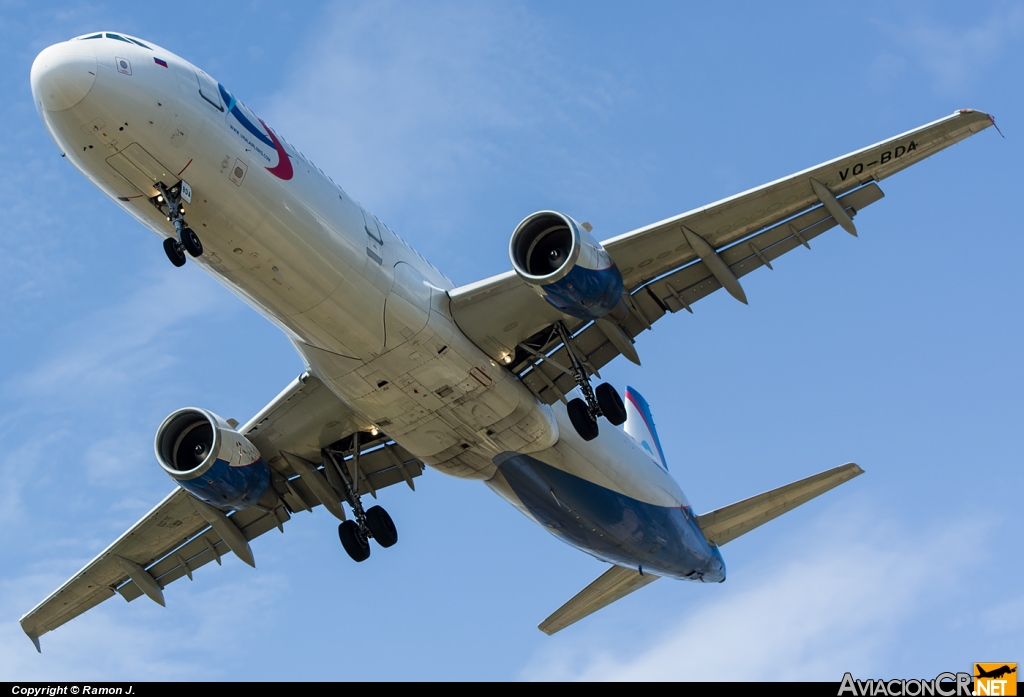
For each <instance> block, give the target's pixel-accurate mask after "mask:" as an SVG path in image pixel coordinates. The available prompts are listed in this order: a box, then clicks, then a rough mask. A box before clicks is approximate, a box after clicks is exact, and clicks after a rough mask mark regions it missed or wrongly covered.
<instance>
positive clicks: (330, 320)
mask: <svg viewBox="0 0 1024 697" xmlns="http://www.w3.org/2000/svg"><path fill="white" fill-rule="evenodd" d="M92 37H95V38H92ZM32 87H33V95H34V97H35V100H36V103H37V107H38V108H39V111H40V114H41V116H42V118H43V120H44V121H45V123H46V125H47V127H48V128H49V130H50V132H51V134H52V135H53V137H54V139H55V140H56V141H57V143H58V145H59V146H60V148H61V150H62V151H63V152H64V153H65V154H66V156H67V158H68V159H69V160H70V161H71V162H72V163H73V164H74V165H75V166H76V167H77V168H78V169H79V170H80V171H82V173H83V174H85V176H86V177H88V178H89V179H90V181H92V182H93V183H94V184H96V185H97V186H98V187H99V188H100V189H101V190H103V191H104V193H106V194H107V195H108V196H109V197H110V198H112V199H113V200H115V201H116V202H117V203H118V205H120V206H121V207H122V208H123V209H124V210H126V211H127V212H128V213H129V214H131V215H132V216H134V217H135V218H136V219H138V220H139V221H140V222H141V223H142V224H143V225H145V226H146V227H148V228H149V229H150V230H152V231H153V232H154V233H155V234H156V235H158V236H159V237H161V238H168V237H172V236H174V234H175V232H174V228H173V226H172V225H171V223H170V222H168V220H167V219H166V217H165V216H164V214H163V213H162V212H160V211H159V210H158V209H157V208H156V207H155V206H154V205H153V204H152V202H151V201H150V198H151V197H154V196H156V194H157V193H158V192H157V189H156V188H155V185H156V183H157V182H163V183H164V184H166V185H168V186H171V185H174V184H176V183H177V182H178V181H179V180H184V181H186V182H188V184H189V185H190V187H191V189H192V200H191V202H190V203H187V204H185V208H186V210H185V216H186V218H187V220H188V223H189V225H190V226H191V227H192V228H193V229H194V230H195V231H196V232H197V233H198V234H199V236H200V238H201V240H202V243H203V246H204V248H205V251H204V253H203V255H202V256H201V257H198V258H196V259H195V260H194V261H195V263H198V264H199V265H200V266H201V267H202V268H203V269H204V270H205V271H206V272H207V273H209V274H211V275H212V276H214V277H215V278H217V279H218V280H219V281H220V282H221V283H223V284H224V285H225V286H226V287H227V288H229V289H230V290H231V291H232V292H234V293H235V294H236V295H238V296H239V297H241V298H242V299H244V300H245V301H246V302H247V303H249V304H250V305H251V306H253V307H254V308H255V309H256V310H257V311H259V312H260V313H261V314H262V315H264V316H265V317H267V318H268V319H269V320H270V321H272V322H274V323H275V324H276V325H277V326H278V327H280V328H281V329H282V331H284V332H285V333H286V334H287V335H288V336H289V338H290V339H291V341H292V342H293V344H294V345H295V347H296V349H297V350H298V351H299V353H300V354H301V355H302V357H303V358H304V360H305V361H306V362H307V363H308V365H309V366H310V369H311V370H312V371H313V372H314V373H315V374H316V375H317V376H318V377H319V378H320V379H322V380H323V381H324V382H325V383H326V384H327V385H328V386H329V387H330V388H331V389H332V390H333V391H334V392H335V393H336V394H337V396H338V397H339V398H340V399H342V400H343V401H344V402H345V403H347V404H348V405H350V406H351V407H352V409H353V410H354V412H355V413H356V414H357V415H358V417H359V420H360V421H361V425H362V426H363V427H364V428H365V429H366V430H372V429H380V430H382V431H384V432H385V433H387V434H388V435H390V436H391V437H392V438H394V439H395V440H396V441H397V442H399V443H400V444H402V445H403V446H404V447H405V448H407V449H408V450H409V451H410V452H411V453H412V454H414V455H416V456H417V457H419V458H420V459H422V460H423V461H424V462H425V463H426V464H428V465H430V466H432V467H434V468H436V469H438V470H440V471H442V472H445V473H447V474H451V475H454V476H458V477H463V478H472V479H480V480H484V481H486V482H487V483H488V485H489V486H490V487H491V488H492V489H494V490H495V491H496V492H497V493H499V494H500V495H501V496H503V497H504V498H506V499H507V500H508V501H510V502H511V503H512V504H513V505H515V506H517V507H518V508H519V509H520V510H522V511H523V512H524V513H526V514H527V515H528V516H530V517H531V518H533V519H534V520H535V521H536V522H538V523H539V524H541V525H543V526H544V527H546V528H547V529H548V530H550V531H551V532H552V533H553V534H555V535H556V536H558V537H559V538H561V539H563V540H565V541H566V542H568V543H570V544H572V545H574V546H576V547H579V548H580V549H583V550H584V551H587V552H589V553H591V554H593V555H595V556H597V557H599V558H601V559H605V560H607V561H610V562H613V563H616V564H619V565H622V566H631V567H636V566H642V567H643V569H644V570H645V571H650V572H651V573H655V574H659V575H668V576H674V577H678V578H689V579H693V580H705V581H720V580H723V579H724V573H725V572H724V564H723V563H722V560H721V557H720V555H719V554H718V551H717V549H715V548H713V547H711V546H709V545H708V543H707V542H706V541H705V540H704V537H703V535H702V534H701V533H700V529H699V527H698V526H697V524H696V521H695V519H694V517H693V516H692V514H691V513H690V510H689V506H688V504H687V502H686V499H685V497H684V496H683V493H682V491H681V490H680V489H679V487H678V485H677V484H676V482H675V481H674V480H673V479H672V477H671V476H670V475H669V474H668V473H667V472H666V471H665V470H664V469H663V468H662V467H660V466H659V465H658V464H657V463H656V462H655V461H654V460H653V459H652V458H651V457H650V456H649V454H648V453H647V452H646V451H645V450H644V449H643V448H641V447H640V446H639V445H638V444H637V443H636V442H635V441H634V440H633V439H632V438H630V437H629V436H628V435H626V434H625V433H624V432H623V431H622V430H620V429H617V428H610V427H607V428H603V429H602V430H601V434H600V436H599V437H598V438H597V439H596V440H593V441H589V442H587V441H583V440H582V439H581V438H579V436H578V435H577V434H576V433H575V431H574V429H573V428H572V426H571V425H570V422H569V419H568V417H567V415H566V412H565V408H564V407H563V406H562V405H561V404H556V405H555V406H554V407H553V408H552V407H549V406H547V405H545V404H542V403H541V402H539V401H538V400H537V399H536V398H535V396H534V395H533V393H532V392H530V390H529V389H527V388H526V387H525V386H524V385H523V383H522V382H521V381H520V380H519V379H518V378H517V377H516V376H515V375H514V374H512V373H511V372H510V371H508V370H507V369H506V368H505V367H503V366H501V365H500V364H499V363H498V362H496V361H495V360H493V359H492V358H490V357H489V356H487V355H486V354H485V353H484V352H483V351H481V350H480V349H479V348H478V347H477V346H475V345H474V344H473V343H472V342H471V341H470V340H469V339H468V338H466V336H465V335H464V334H463V333H462V331H460V329H459V327H458V326H457V325H456V323H455V322H454V320H453V319H452V316H451V313H450V312H449V309H448V291H449V290H450V289H451V288H452V287H453V284H452V283H451V282H450V281H449V280H448V279H447V278H446V277H445V276H444V275H443V274H442V273H441V272H440V271H438V270H437V269H436V268H434V267H433V266H432V265H431V264H430V263H429V262H427V261H426V260H425V259H423V258H422V257H421V256H420V255H419V254H417V253H416V252H415V251H414V250H412V248H410V247H409V245H407V244H406V243H405V242H404V241H403V240H402V239H401V238H400V237H399V236H398V235H396V234H395V233H394V232H392V231H391V230H390V228H388V227H387V226H386V225H384V224H383V223H381V222H380V221H379V220H377V219H376V218H375V217H374V216H373V215H372V214H371V213H369V212H368V211H366V210H365V209H364V208H363V207H362V206H361V205H359V203H358V202H356V201H355V200H354V199H352V198H351V197H350V196H349V195H348V194H347V193H346V192H345V191H343V190H342V189H341V188H340V187H339V186H338V185H336V184H335V183H334V182H333V181H332V180H331V179H330V177H328V176H327V175H326V174H324V173H323V172H322V171H320V170H319V169H318V168H317V167H316V166H315V165H314V164H313V163H312V162H310V161H309V160H308V159H307V158H306V157H304V156H303V155H302V154H301V153H300V152H298V151H297V150H296V149H295V148H294V147H292V146H291V145H290V144H289V143H288V142H287V141H285V140H284V139H283V138H281V137H280V136H279V135H278V134H277V133H276V132H274V131H273V130H272V129H270V128H269V127H268V126H266V124H264V123H263V121H262V120H260V119H259V118H258V117H257V116H256V115H255V114H254V113H253V112H252V111H250V110H249V109H247V108H246V107H245V106H244V105H243V104H242V103H240V102H238V101H237V100H236V99H235V97H234V95H232V93H231V92H230V91H229V90H227V89H226V88H224V87H223V86H221V85H219V84H218V83H217V82H216V81H215V80H213V79H212V78H210V77H209V76H207V75H206V74H205V73H203V72H202V71H201V70H198V69H196V68H195V67H194V66H192V65H191V64H189V63H188V62H186V61H184V60H182V59H180V58H178V57H177V56H175V55H174V54H172V53H170V52H168V51H165V50H163V49H160V48H159V47H157V46H155V45H153V44H151V43H149V42H148V41H139V40H134V39H131V38H130V37H127V38H126V37H125V36H124V35H121V34H111V33H107V34H103V33H96V34H94V35H88V36H87V37H83V38H80V39H76V40H73V41H69V42H65V43H62V44H57V45H55V46H51V47H50V48H48V49H46V50H45V51H43V52H42V53H41V54H40V55H39V57H38V58H37V59H36V63H35V64H34V65H33V70H32ZM155 246H156V245H154V247H155ZM154 253H158V252H157V251H156V250H154ZM168 302H169V303H170V302H175V299H173V298H169V299H168Z"/></svg>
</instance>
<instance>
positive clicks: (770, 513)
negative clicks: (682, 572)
mask: <svg viewBox="0 0 1024 697" xmlns="http://www.w3.org/2000/svg"><path fill="white" fill-rule="evenodd" d="M861 474H864V470H862V469H861V468H860V467H859V466H857V465H855V464H854V463H852V462H849V463H847V464H845V465H840V466H839V467H833V468H832V469H830V470H826V471H824V472H821V473H819V474H815V475H813V476H810V477H807V478H805V479H801V480H800V481H797V482H793V483H792V484H787V485H786V486H781V487H779V488H778V489H772V490H771V491H766V492H765V493H763V494H758V495H757V496H752V497H751V498H749V499H745V500H743V501H740V502H738V503H734V504H732V505H730V506H726V507H725V508H719V509H718V510H715V511H711V512H710V513H705V514H704V515H700V516H697V523H698V525H700V529H701V532H703V533H704V538H705V539H707V541H708V542H711V543H714V544H716V545H718V546H719V547H721V546H722V545H724V544H725V543H727V542H731V541H732V540H735V539H736V538H737V537H739V536H740V535H745V534H747V533H748V532H750V531H751V530H753V529H754V528H757V527H760V526H761V525H764V524H765V523H767V522H768V521H769V520H772V519H774V518H778V517H779V516H780V515H782V514H783V513H786V512H788V511H791V510H793V509H794V508H796V507H797V506H799V505H801V504H804V503H807V502H808V501H810V500H811V499H813V498H815V497H817V496H820V495H822V494H824V493H825V492H826V491H828V490H829V489H834V488H835V487H837V486H839V485H840V484H843V483H844V482H848V481H850V480H851V479H853V478H854V477H857V476H859V475H861Z"/></svg>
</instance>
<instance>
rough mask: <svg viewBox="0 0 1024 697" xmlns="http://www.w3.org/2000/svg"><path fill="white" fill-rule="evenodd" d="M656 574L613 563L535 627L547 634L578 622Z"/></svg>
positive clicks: (655, 578)
mask: <svg viewBox="0 0 1024 697" xmlns="http://www.w3.org/2000/svg"><path fill="white" fill-rule="evenodd" d="M659 578H660V576H652V575H651V574H642V573H640V572H639V571H637V570H636V569H627V568H626V567H624V566H612V568H610V569H608V570H607V571H605V572H604V573H603V574H601V575H600V576H598V577H597V578H596V579H595V580H594V581H593V582H592V583H591V584H590V585H589V586H587V587H586V588H584V589H583V590H581V591H580V592H579V593H577V594H576V595H574V596H573V598H572V600H570V601H569V602H567V603H566V604H565V605H563V606H562V607H560V608H558V609H557V610H555V611H554V612H552V613H551V614H550V615H549V616H548V618H547V619H546V620H544V621H543V622H541V623H540V624H539V625H537V629H539V630H540V631H542V632H544V633H545V634H547V635H549V636H550V635H551V634H554V633H555V632H560V631H562V630H563V629H565V628H566V627H568V626H569V625H570V624H573V623H575V622H579V621H580V620H581V619H583V618H584V617H586V616H588V615H592V614H594V613H595V612H597V611H598V610H600V609H601V608H603V607H606V606H608V605H611V604H612V603H614V602H615V601H616V600H621V599H622V598H625V597H626V596H627V595H629V594H630V593H632V592H633V591H635V590H639V589H641V588H643V587H644V586H646V585H647V584H648V583H652V582H654V581H657V580H658V579H659Z"/></svg>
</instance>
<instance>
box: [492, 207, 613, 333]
mask: <svg viewBox="0 0 1024 697" xmlns="http://www.w3.org/2000/svg"><path fill="white" fill-rule="evenodd" d="M509 257H510V258H511V259H512V268H514V269H515V270H516V273H517V274H519V277H520V278H522V279H523V280H524V281H526V282H527V283H529V284H531V285H532V286H533V287H534V288H535V289H536V290H537V292H539V293H540V294H541V295H542V296H543V297H544V298H545V299H546V300H547V301H548V302H549V303H551V304H552V305H553V306H554V307H555V308H557V309H558V310H560V311H561V312H564V313H565V314H567V315H570V316H572V317H577V318H579V319H584V320H592V319H599V318H601V317H604V316H605V315H607V314H608V313H610V312H611V311H612V310H614V309H615V307H616V306H617V305H618V304H619V302H620V301H621V298H622V288H623V285H622V274H621V273H619V269H618V267H616V266H615V262H614V261H612V258H611V256H609V255H608V252H607V251H605V249H604V247H602V246H601V245H600V243H598V242H597V241H595V240H594V239H593V238H592V237H591V236H590V233H588V232H587V231H586V230H584V229H583V228H582V227H580V224H579V223H577V222H576V221H575V220H573V219H572V218H570V217H569V216H567V215H564V214H562V213H558V212H556V211H540V212H538V213H534V214H533V215H530V216H528V217H527V218H526V219H525V220H523V222H521V223H519V225H518V226H516V229H515V232H513V233H512V240H511V242H510V243H509Z"/></svg>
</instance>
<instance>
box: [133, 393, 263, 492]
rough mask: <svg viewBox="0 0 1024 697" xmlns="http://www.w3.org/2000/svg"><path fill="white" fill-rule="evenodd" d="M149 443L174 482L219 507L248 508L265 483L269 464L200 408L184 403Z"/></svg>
mask: <svg viewBox="0 0 1024 697" xmlns="http://www.w3.org/2000/svg"><path fill="white" fill-rule="evenodd" d="M153 447H154V449H155V450H156V459H157V462H159V463H160V466H161V467H163V468H164V471H165V472H167V474H169V475H171V478H172V479H174V481H175V482H177V484H178V486H180V487H181V488H182V489H184V490H185V491H187V492H189V493H190V494H192V495H194V496H196V497H197V498H199V499H202V500H203V501H206V502H207V503H209V504H212V505H214V506H217V507H218V508H222V509H235V510H239V511H240V510H242V509H245V508H249V507H250V506H252V505H254V504H255V503H256V502H257V501H259V500H260V499H261V498H263V495H264V494H266V493H267V488H268V487H269V485H270V468H269V467H267V464H266V463H265V462H264V461H263V457H262V456H261V455H260V451H259V450H257V449H256V446H255V445H253V444H252V443H250V442H249V440H248V439H247V438H246V437H245V436H243V435H242V434H241V433H239V432H238V431H236V430H235V429H233V428H231V426H230V425H229V424H228V423H227V422H226V421H224V419H222V418H220V417H219V416H217V415H216V414H214V413H213V412H210V411H206V410H205V409H196V408H194V407H188V408H186V409H179V410H178V411H176V412H174V413H173V414H171V415H170V416H168V417H167V418H166V419H164V422H163V423H162V424H160V428H159V429H158V430H157V432H156V441H155V442H154V444H153Z"/></svg>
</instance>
